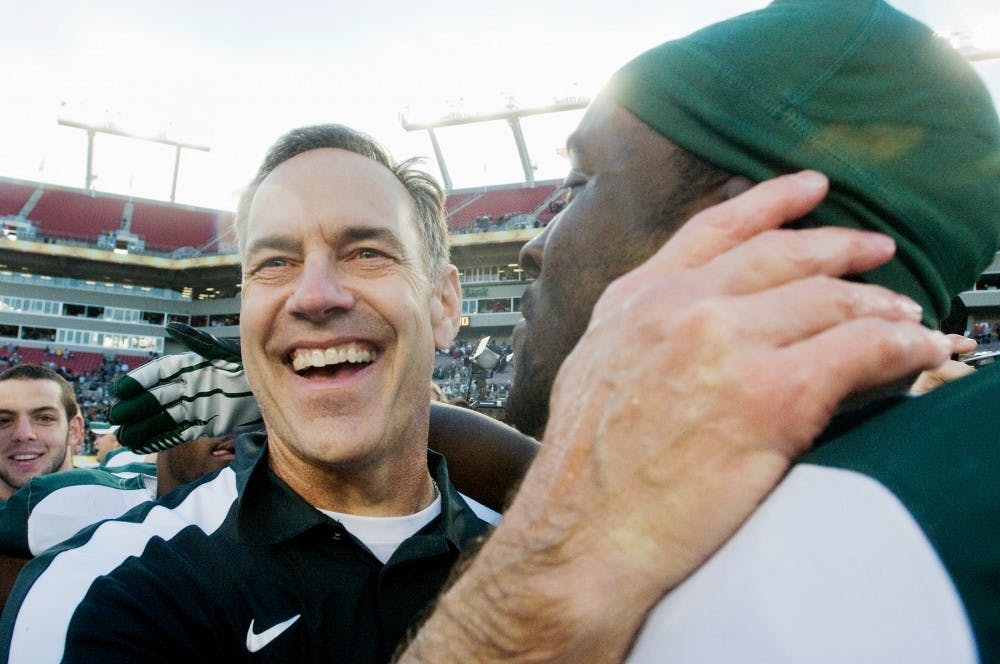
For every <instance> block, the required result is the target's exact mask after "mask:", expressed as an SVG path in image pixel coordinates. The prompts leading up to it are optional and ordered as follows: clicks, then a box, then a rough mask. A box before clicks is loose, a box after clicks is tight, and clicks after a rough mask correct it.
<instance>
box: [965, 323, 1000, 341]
mask: <svg viewBox="0 0 1000 664" xmlns="http://www.w3.org/2000/svg"><path fill="white" fill-rule="evenodd" d="M968 336H969V337H971V338H972V339H975V340H976V341H977V342H979V345H980V346H989V345H991V344H993V345H996V344H1000V322H994V323H992V324H991V323H989V322H987V321H982V322H979V323H973V324H972V329H971V330H970V332H969V335H968Z"/></svg>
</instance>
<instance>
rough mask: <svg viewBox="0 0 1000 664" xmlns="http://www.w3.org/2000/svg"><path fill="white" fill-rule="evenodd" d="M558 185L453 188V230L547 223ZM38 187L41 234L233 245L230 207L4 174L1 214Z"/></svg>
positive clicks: (204, 247) (169, 248)
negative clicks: (522, 219)
mask: <svg viewBox="0 0 1000 664" xmlns="http://www.w3.org/2000/svg"><path fill="white" fill-rule="evenodd" d="M558 189H559V187H558V185H556V184H552V183H550V184H545V185H539V186H535V187H517V186H515V187H503V188H497V189H480V190H476V191H462V192H455V193H452V194H450V195H449V196H448V197H447V200H446V202H445V205H446V210H447V214H448V228H449V230H451V231H452V232H466V231H469V230H477V219H480V220H483V219H485V218H487V217H488V218H489V219H490V222H489V224H488V226H486V227H480V228H478V230H494V229H496V228H497V227H498V226H500V225H502V223H503V221H504V220H506V219H509V218H510V217H514V216H516V215H522V214H524V215H530V216H534V217H536V218H537V219H538V220H539V221H540V222H541V223H542V224H545V223H547V222H548V221H549V220H550V219H552V217H553V216H555V213H556V210H557V207H556V206H554V205H550V203H552V201H554V200H556V199H557V198H558V196H557V194H558ZM36 190H40V191H41V192H42V193H41V196H40V197H39V198H38V200H37V201H36V202H35V203H34V206H33V207H31V209H30V210H29V211H28V213H27V215H26V218H27V219H28V220H29V221H32V222H34V224H35V226H36V227H37V229H38V233H39V235H40V236H42V237H49V238H54V239H68V240H74V241H77V242H86V243H94V244H96V243H97V239H98V238H99V237H100V236H102V235H107V234H108V233H111V232H113V231H116V230H118V229H120V228H122V226H123V221H124V220H125V219H126V217H128V223H129V228H128V230H129V231H131V232H132V233H134V234H135V235H136V236H138V237H139V238H140V239H141V240H143V241H145V248H146V250H147V251H151V252H159V253H172V252H174V251H176V250H178V249H183V248H192V249H198V250H200V251H201V253H205V254H210V253H216V252H225V251H228V250H229V249H230V246H231V239H229V241H228V242H227V241H226V239H225V238H226V236H227V234H228V233H229V228H230V225H231V223H232V215H231V214H230V213H229V212H224V211H219V210H208V209H202V208H193V207H188V206H183V205H176V204H173V203H165V202H156V201H131V203H132V207H131V210H129V208H128V206H127V203H129V202H130V199H128V198H126V197H122V196H115V195H111V194H100V193H94V192H88V191H84V190H74V189H68V188H65V187H56V186H53V185H44V184H35V183H31V182H23V181H16V180H7V179H4V178H0V216H17V215H19V214H20V213H21V212H22V211H23V210H24V207H25V204H26V203H28V201H29V200H31V197H32V195H33V194H34V193H35V192H36ZM129 215H130V216H129ZM480 226H483V224H482V222H480ZM220 238H223V240H222V241H220Z"/></svg>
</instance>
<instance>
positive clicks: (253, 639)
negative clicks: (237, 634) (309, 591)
mask: <svg viewBox="0 0 1000 664" xmlns="http://www.w3.org/2000/svg"><path fill="white" fill-rule="evenodd" d="M301 617H302V614H296V615H294V616H292V617H291V618H289V619H288V620H286V621H285V622H280V623H278V624H277V625H274V626H272V627H269V628H268V629H265V630H264V631H263V632H261V633H260V634H256V633H254V631H253V620H251V621H250V629H248V630H247V650H249V651H250V652H257V651H258V650H260V649H261V648H263V647H264V646H266V645H267V644H268V643H270V642H271V641H274V640H275V639H276V638H278V637H279V636H281V633H282V632H284V631H285V630H286V629H288V628H289V627H291V626H292V623H294V622H295V621H296V620H298V619H299V618H301Z"/></svg>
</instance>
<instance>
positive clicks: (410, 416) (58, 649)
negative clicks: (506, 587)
mask: <svg viewBox="0 0 1000 664" xmlns="http://www.w3.org/2000/svg"><path fill="white" fill-rule="evenodd" d="M442 211H443V207H442V196H441V191H440V189H439V187H438V186H437V185H436V184H435V183H434V181H433V180H432V179H431V178H429V177H428V176H427V175H425V174H424V173H422V172H420V171H417V170H414V169H413V168H412V165H411V164H408V163H404V164H396V163H394V162H393V161H392V160H391V159H390V158H389V157H388V156H387V155H386V154H385V153H384V152H383V151H382V149H381V148H380V147H379V146H378V145H376V144H375V143H374V142H372V141H371V140H370V139H368V138H367V137H366V136H364V135H361V134H358V133H356V132H354V131H352V130H350V129H347V128H345V127H340V126H336V125H327V126H320V127H309V128H303V129H299V130H295V131H292V132H290V133H289V134H287V135H286V136H284V137H283V138H282V139H280V140H279V141H278V142H277V143H276V144H275V146H274V147H273V148H272V149H271V151H270V152H269V153H268V155H267V157H266V158H265V161H264V163H263V165H262V166H261V168H260V170H259V172H258V175H257V177H256V178H255V180H254V181H253V183H252V184H251V186H250V188H249V189H248V190H247V193H246V194H245V195H244V197H243V200H242V202H241V205H240V208H239V211H238V213H237V222H236V228H237V236H238V241H239V247H240V252H241V258H242V262H243V274H244V277H243V294H242V303H241V346H242V354H243V358H244V360H245V370H246V376H247V378H248V380H249V383H250V385H251V387H252V389H253V392H254V395H255V396H256V398H257V400H258V401H259V403H260V408H261V412H262V414H263V418H264V426H265V432H263V433H258V434H248V435H246V436H244V437H242V438H240V439H239V441H238V443H237V447H238V449H237V455H236V459H237V460H236V461H235V462H234V463H233V464H232V465H231V466H230V467H228V468H225V469H223V470H222V471H220V472H218V473H216V474H215V475H213V476H211V477H210V478H208V479H206V480H203V481H201V482H196V483H194V484H191V485H187V486H186V487H185V488H183V489H181V490H179V491H175V492H174V493H173V494H171V495H170V496H168V497H166V498H165V499H163V500H161V501H160V502H159V503H158V504H155V505H150V506H147V507H146V508H139V509H137V510H133V512H131V513H130V514H129V515H127V516H126V517H124V518H122V519H121V520H118V521H109V522H105V523H103V524H100V525H99V526H97V527H96V528H91V529H89V530H86V531H83V532H82V533H81V534H80V535H78V536H77V537H76V538H74V539H73V540H71V541H70V542H69V543H68V544H67V546H65V547H62V548H61V549H60V550H59V551H58V552H48V553H46V554H44V555H43V556H41V557H39V558H37V559H36V561H35V562H34V563H32V564H29V566H28V567H27V568H26V570H25V573H24V574H23V575H22V579H21V580H20V581H19V583H18V586H17V588H16V589H15V591H14V595H12V600H11V604H9V605H8V609H7V611H6V612H5V613H4V618H3V625H2V629H3V632H4V635H3V638H0V641H3V642H6V643H9V644H10V645H9V650H7V651H6V652H5V655H6V657H7V658H8V660H9V661H21V660H30V661H33V662H37V661H60V660H61V661H86V662H93V661H101V662H111V661H135V660H136V659H163V658H169V659H173V660H180V659H189V660H191V661H203V660H206V659H213V660H217V661H241V660H245V659H249V658H253V659H254V660H258V659H264V660H268V661H279V662H289V661H314V660H315V661H329V659H330V658H331V657H332V658H334V659H340V660H345V661H356V662H365V661H372V662H380V661H386V660H387V659H388V658H389V657H390V655H391V654H392V652H393V650H394V649H395V648H396V646H397V644H398V643H399V642H400V641H401V640H402V638H403V636H404V634H405V633H406V631H407V630H408V629H409V628H411V627H412V626H413V625H414V623H415V621H416V620H417V618H418V617H419V616H420V614H421V613H422V611H423V610H424V609H425V607H426V606H427V605H428V604H429V603H430V601H431V600H432V599H433V598H434V597H435V596H436V594H437V593H438V592H439V590H440V588H441V587H442V585H443V583H444V581H445V579H446V578H447V576H448V575H449V572H450V570H451V567H452V566H453V564H454V563H455V561H456V560H457V558H458V556H459V555H460V554H461V553H462V552H463V551H464V550H466V549H467V548H468V547H469V546H471V545H472V544H473V542H474V541H475V540H476V539H477V538H479V537H480V536H482V535H484V534H485V533H486V532H487V530H488V522H487V521H486V520H483V518H480V515H482V517H485V518H486V519H489V520H495V518H496V514H495V513H493V512H490V511H489V510H487V509H485V508H483V507H482V506H480V505H477V504H474V503H473V504H472V507H470V504H469V502H467V501H466V500H465V499H464V498H463V497H462V496H460V495H459V494H458V493H457V491H456V490H455V489H454V487H453V486H452V484H451V482H450V481H449V479H448V472H447V468H446V466H445V463H444V460H443V459H442V458H441V457H440V456H438V455H436V454H434V453H432V452H429V451H428V449H427V441H428V422H429V411H430V401H429V399H428V394H427V384H428V382H429V380H430V375H431V370H432V367H433V360H434V349H435V347H441V348H446V347H448V345H449V344H450V343H451V340H452V337H453V335H454V333H455V332H456V330H457V326H458V314H459V311H460V301H461V297H460V289H459V286H458V276H457V270H456V269H455V267H454V266H452V265H450V263H449V262H448V247H447V234H446V229H445V225H444V219H443V216H442ZM233 370H234V371H238V372H241V371H242V370H241V369H239V368H238V367H234V368H233ZM189 444H190V443H186V444H184V445H180V446H178V447H176V448H172V449H171V450H170V451H171V452H174V451H176V450H180V449H183V448H185V447H187V445H189ZM161 449H162V448H161ZM147 451H148V450H147ZM95 625H100V628H99V629H95V628H94V626H95ZM126 642H127V643H128V644H129V647H128V648H127V649H123V648H121V644H122V643H126Z"/></svg>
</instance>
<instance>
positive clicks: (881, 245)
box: [867, 233, 896, 254]
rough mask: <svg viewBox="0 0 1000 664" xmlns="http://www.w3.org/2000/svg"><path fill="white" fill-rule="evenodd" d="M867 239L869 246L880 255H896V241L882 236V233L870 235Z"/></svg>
mask: <svg viewBox="0 0 1000 664" xmlns="http://www.w3.org/2000/svg"><path fill="white" fill-rule="evenodd" d="M867 239H868V242H869V243H870V244H871V247H872V248H873V249H877V250H878V251H879V252H880V253H889V254H894V253H896V241H895V240H893V239H892V238H891V237H889V236H888V235H883V234H882V233H870V234H869V235H868V238H867Z"/></svg>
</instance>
